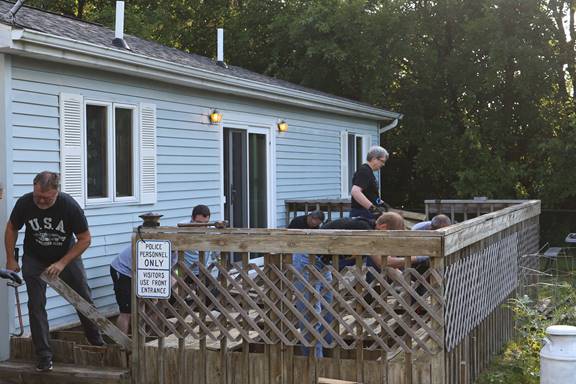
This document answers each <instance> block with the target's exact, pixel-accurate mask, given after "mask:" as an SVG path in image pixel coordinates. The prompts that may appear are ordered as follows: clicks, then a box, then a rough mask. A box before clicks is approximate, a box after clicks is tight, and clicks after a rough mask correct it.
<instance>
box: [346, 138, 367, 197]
mask: <svg viewBox="0 0 576 384" xmlns="http://www.w3.org/2000/svg"><path fill="white" fill-rule="evenodd" d="M342 134H343V135H344V136H345V137H346V143H345V145H344V143H343V144H342V145H341V151H343V150H344V147H345V153H342V154H341V159H340V161H341V167H342V169H343V171H342V172H341V174H342V177H343V180H342V183H343V185H344V188H343V190H342V191H341V192H342V193H341V198H343V199H346V198H350V197H351V194H350V190H351V189H352V185H351V182H352V181H351V179H352V176H353V175H354V173H355V172H356V171H357V170H358V164H357V153H358V152H357V151H356V149H357V142H358V139H360V140H361V147H362V155H361V158H360V159H361V161H360V165H362V164H364V163H365V162H366V155H367V154H368V150H369V149H370V146H371V145H372V144H371V142H372V135H370V134H361V133H358V132H351V131H344V132H342ZM350 136H353V138H354V145H353V147H354V153H353V154H350V153H349V150H348V148H349V147H350V141H349V140H350ZM351 155H353V159H354V164H355V169H353V170H350V167H349V166H348V165H349V160H350V156H351Z"/></svg>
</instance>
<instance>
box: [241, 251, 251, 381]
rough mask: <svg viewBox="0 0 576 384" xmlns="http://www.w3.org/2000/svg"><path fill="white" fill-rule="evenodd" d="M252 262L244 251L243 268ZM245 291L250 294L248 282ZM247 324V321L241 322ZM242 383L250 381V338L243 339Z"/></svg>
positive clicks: (244, 303)
mask: <svg viewBox="0 0 576 384" xmlns="http://www.w3.org/2000/svg"><path fill="white" fill-rule="evenodd" d="M249 262H250V257H249V254H248V252H243V253H242V269H244V270H248V263H249ZM243 291H244V292H245V294H248V291H249V286H248V285H247V284H245V285H243ZM242 304H243V307H244V310H245V311H246V312H247V313H248V308H249V306H248V304H247V303H246V302H243V303H242ZM241 325H242V326H245V325H246V323H245V322H243V323H242V324H241ZM242 384H251V383H250V343H249V341H248V340H242Z"/></svg>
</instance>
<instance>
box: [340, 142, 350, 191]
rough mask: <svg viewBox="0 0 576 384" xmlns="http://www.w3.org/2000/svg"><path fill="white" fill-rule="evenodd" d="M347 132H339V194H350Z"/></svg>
mask: <svg viewBox="0 0 576 384" xmlns="http://www.w3.org/2000/svg"><path fill="white" fill-rule="evenodd" d="M348 187H349V186H348V132H347V131H342V132H340V196H341V197H342V198H345V197H348V196H349V195H350V193H349V190H348V189H349V188H348Z"/></svg>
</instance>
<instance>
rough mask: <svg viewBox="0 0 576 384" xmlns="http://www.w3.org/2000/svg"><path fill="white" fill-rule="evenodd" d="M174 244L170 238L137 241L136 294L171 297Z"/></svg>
mask: <svg viewBox="0 0 576 384" xmlns="http://www.w3.org/2000/svg"><path fill="white" fill-rule="evenodd" d="M171 255H172V244H171V243H170V241H168V240H146V242H144V241H142V240H138V242H137V243H136V258H137V264H136V271H137V273H136V295H137V296H138V297H141V298H151V299H169V298H170V295H171V294H172V284H171V283H172V281H171V280H172V275H171V273H170V269H171V267H172V266H171V265H170V261H171Z"/></svg>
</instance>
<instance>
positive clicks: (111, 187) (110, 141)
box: [83, 99, 140, 206]
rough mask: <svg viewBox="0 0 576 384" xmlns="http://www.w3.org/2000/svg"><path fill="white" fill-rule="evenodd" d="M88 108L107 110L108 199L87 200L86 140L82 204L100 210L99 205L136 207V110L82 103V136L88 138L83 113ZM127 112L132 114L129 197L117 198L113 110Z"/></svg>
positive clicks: (105, 103)
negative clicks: (130, 187)
mask: <svg viewBox="0 0 576 384" xmlns="http://www.w3.org/2000/svg"><path fill="white" fill-rule="evenodd" d="M88 106H100V107H106V122H107V132H106V140H107V149H108V152H107V153H106V160H107V168H108V169H107V176H108V180H107V181H108V189H107V193H108V197H96V198H95V197H89V196H88V140H87V139H86V140H85V143H84V158H85V159H86V161H85V163H84V191H85V196H84V198H85V204H86V206H102V205H116V204H123V203H138V202H139V201H140V182H139V177H138V176H139V175H140V168H139V167H140V161H139V159H140V142H139V137H140V131H139V116H140V115H139V108H138V106H137V105H135V104H128V103H114V102H108V101H101V100H94V99H85V100H84V105H83V114H84V124H83V130H84V135H85V136H86V137H87V136H88V131H87V130H88V121H87V118H86V112H87V107H88ZM118 108H119V109H129V110H131V111H132V148H133V151H132V164H133V169H132V189H133V190H132V196H125V197H117V196H116V156H115V155H116V109H118Z"/></svg>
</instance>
